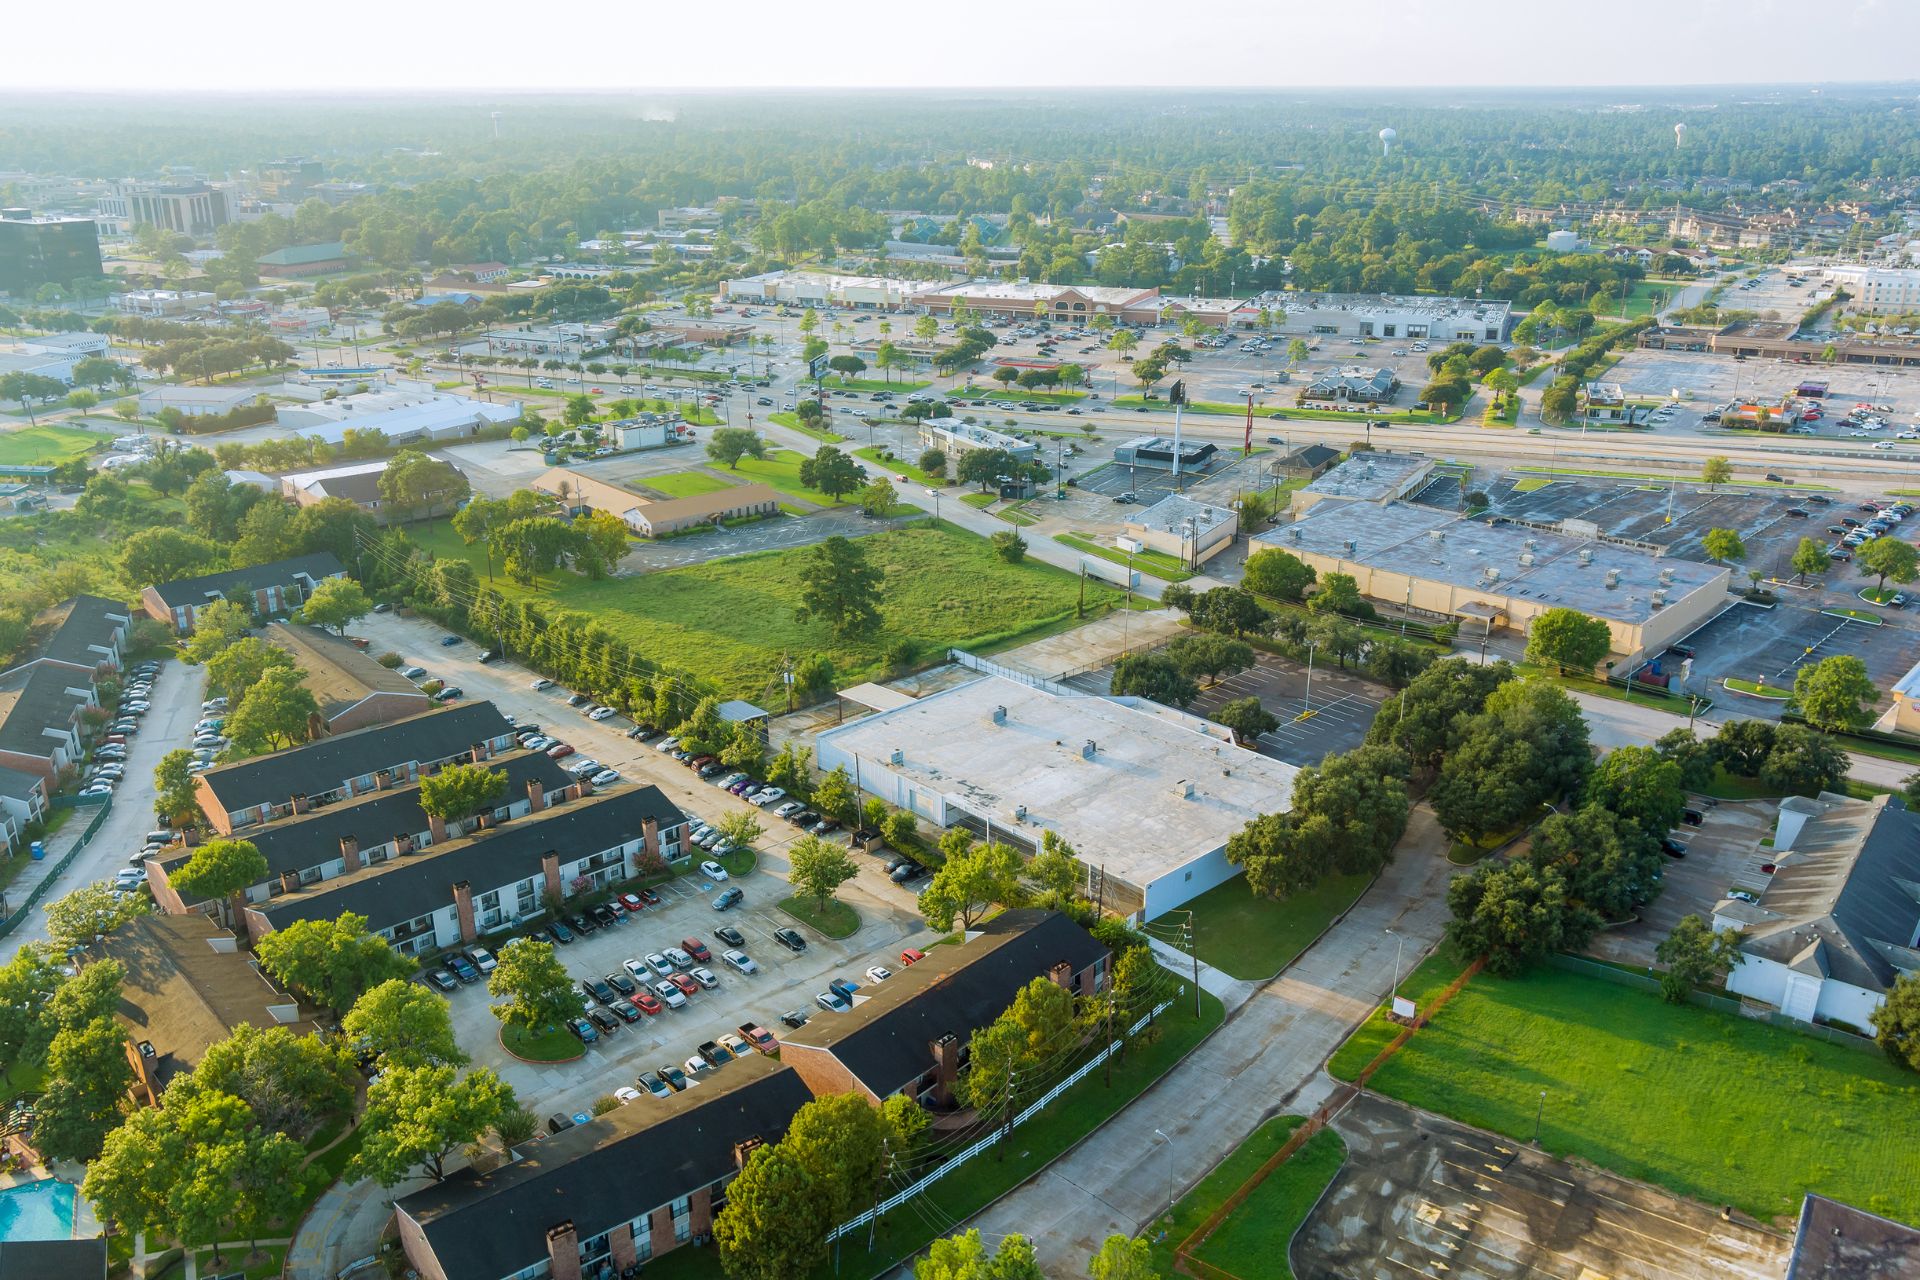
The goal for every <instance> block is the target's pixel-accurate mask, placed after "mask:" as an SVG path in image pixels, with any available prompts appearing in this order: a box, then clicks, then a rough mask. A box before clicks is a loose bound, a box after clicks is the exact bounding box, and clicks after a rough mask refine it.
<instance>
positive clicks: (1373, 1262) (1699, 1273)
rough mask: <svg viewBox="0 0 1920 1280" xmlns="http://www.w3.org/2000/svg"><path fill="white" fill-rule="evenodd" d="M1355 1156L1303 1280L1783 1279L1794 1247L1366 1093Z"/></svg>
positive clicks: (1339, 1180) (1314, 1237)
mask: <svg viewBox="0 0 1920 1280" xmlns="http://www.w3.org/2000/svg"><path fill="white" fill-rule="evenodd" d="M1334 1129H1335V1130H1336V1131H1337V1132H1338V1133H1339V1134H1340V1136H1341V1137H1342V1138H1344V1139H1345V1140H1346V1143H1347V1163H1346V1165H1345V1167H1344V1168H1342V1170H1341V1172H1340V1174H1339V1175H1338V1176H1337V1177H1336V1178H1335V1179H1334V1182H1333V1185H1332V1186H1331V1187H1330V1188H1329V1189H1328V1191H1327V1194H1326V1196H1325V1198H1324V1199H1322V1200H1321V1202H1320V1204H1319V1205H1318V1206H1317V1207H1316V1208H1315V1209H1314V1211H1313V1214H1312V1215H1311V1216H1310V1217H1309V1218H1308V1219H1307V1221H1306V1222H1305V1223H1303V1224H1302V1226H1301V1228H1300V1231H1299V1233H1298V1234H1296V1235H1295V1236H1294V1239H1293V1245H1292V1248H1291V1250H1290V1253H1291V1259H1290V1261H1291V1264H1292V1269H1293V1274H1294V1275H1296V1276H1298V1277H1300V1280H1347V1278H1348V1277H1355V1276H1404V1275H1419V1276H1455V1275H1457V1276H1473V1277H1485V1278H1486V1280H1508V1278H1509V1277H1512V1278H1515V1280H1518V1278H1519V1277H1533V1276H1553V1277H1566V1278H1567V1280H1586V1278H1588V1277H1592V1278H1595V1280H1598V1278H1599V1277H1608V1278H1610V1280H1773V1278H1774V1277H1776V1276H1778V1275H1779V1274H1780V1273H1781V1271H1782V1270H1783V1269H1784V1268H1785V1266H1786V1257H1787V1249H1788V1245H1789V1241H1788V1240H1787V1239H1786V1238H1785V1237H1783V1236H1779V1235H1775V1234H1773V1233H1772V1232H1768V1231H1763V1230H1761V1229H1760V1228H1758V1227H1756V1226H1753V1225H1750V1224H1746V1223H1739V1222H1725V1221H1722V1220H1721V1218H1720V1216H1719V1214H1718V1213H1716V1212H1715V1211H1714V1210H1713V1209H1710V1208H1708V1207H1707V1206H1706V1205H1703V1204H1698V1203H1696V1202H1694V1201H1691V1200H1682V1199H1680V1198H1679V1197H1678V1196H1673V1195H1669V1194H1667V1193H1666V1192H1664V1191H1658V1190H1655V1189H1654V1188H1652V1187H1649V1186H1645V1185H1643V1184H1641V1183H1637V1182H1629V1181H1627V1180H1626V1179H1624V1178H1616V1177H1613V1176H1612V1175H1610V1174H1605V1173H1599V1172H1596V1171H1592V1170H1587V1169H1581V1168H1577V1167H1575V1166H1574V1165H1571V1164H1568V1163H1566V1162H1564V1161H1560V1160H1554V1159H1550V1158H1548V1157H1546V1156H1543V1155H1540V1154H1538V1153H1537V1152H1534V1151H1532V1150H1530V1149H1526V1148H1522V1147H1519V1146H1518V1145H1517V1144H1515V1143H1513V1142H1510V1141H1509V1140H1507V1139H1505V1138H1499V1137H1495V1136H1494V1135H1492V1134H1487V1133H1482V1132H1480V1131H1479V1130H1477V1129H1469V1128H1466V1127H1465V1126H1463V1125H1457V1124H1453V1123H1450V1122H1449V1121H1445V1120H1441V1119H1438V1118H1437V1117H1434V1116H1428V1115H1423V1114H1421V1113H1418V1112H1415V1111H1413V1110H1411V1109H1409V1108H1407V1107H1403V1106H1401V1105H1399V1104H1398V1103H1394V1102H1389V1101H1386V1100H1385V1099H1382V1098H1378V1097H1373V1096H1370V1095H1363V1096H1362V1097H1360V1098H1358V1099H1356V1100H1355V1101H1354V1102H1353V1104H1352V1105H1350V1106H1349V1107H1347V1108H1346V1109H1345V1110H1344V1111H1342V1112H1341V1113H1340V1115H1339V1117H1338V1118H1337V1119H1336V1120H1335V1121H1334Z"/></svg>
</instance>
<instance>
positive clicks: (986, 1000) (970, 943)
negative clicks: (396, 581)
mask: <svg viewBox="0 0 1920 1280" xmlns="http://www.w3.org/2000/svg"><path fill="white" fill-rule="evenodd" d="M1106 954H1107V949H1106V947H1104V946H1102V945H1101V944H1100V942H1099V941H1098V940H1097V939H1095V938H1094V937H1093V935H1092V934H1090V933H1088V932H1087V931H1086V930H1085V929H1082V928H1081V927H1080V926H1079V925H1077V924H1075V923H1074V922H1073V921H1072V920H1071V919H1070V918H1068V917H1067V916H1064V915H1061V914H1060V913H1059V912H1057V911H1032V910H1022V911H1004V912H1002V913H1001V914H1000V915H998V916H995V917H994V918H993V919H992V920H989V921H988V922H986V923H985V924H983V925H982V926H980V936H979V937H975V938H969V939H968V940H967V941H966V942H965V943H964V944H962V945H960V946H957V947H948V946H943V947H935V948H933V949H932V950H930V951H928V952H927V958H926V959H925V960H922V961H920V962H919V963H917V964H915V965H914V966H913V967H912V968H911V969H909V970H907V971H906V972H905V973H902V974H897V975H895V977H894V978H893V979H892V980H891V981H889V982H886V983H883V984H881V985H880V986H878V987H875V988H870V990H871V992H872V995H871V997H870V1000H868V1001H862V1002H861V1003H859V1004H856V1005H855V1006H854V1008H853V1011H852V1012H851V1013H847V1014H841V1015H837V1016H835V1017H831V1018H816V1019H815V1020H814V1021H813V1022H812V1023H811V1024H810V1025H809V1026H807V1027H805V1028H802V1029H801V1030H799V1031H796V1032H794V1033H793V1034H792V1035H790V1036H788V1037H787V1039H788V1040H790V1041H792V1042H793V1043H795V1044H807V1045H813V1046H816V1047H819V1048H825V1049H827V1050H829V1051H830V1052H831V1053H832V1054H833V1056H834V1057H836V1058H838V1059H839V1060H840V1063H841V1065H843V1066H845V1067H846V1069H847V1070H848V1071H850V1072H852V1073H853V1075H854V1077H855V1078H856V1079H858V1080H859V1081H860V1082H861V1083H862V1084H864V1085H866V1086H867V1088H869V1089H871V1090H872V1091H873V1092H874V1094H875V1095H877V1096H879V1097H882V1098H884V1097H886V1096H887V1095H888V1094H890V1093H893V1092H894V1091H895V1090H897V1089H899V1088H900V1087H901V1086H903V1085H905V1084H907V1083H908V1082H910V1081H912V1080H913V1079H914V1078H915V1077H917V1076H919V1075H921V1074H922V1073H924V1072H925V1071H926V1070H927V1069H928V1068H929V1067H931V1066H932V1065H933V1053H932V1049H931V1046H932V1044H933V1042H934V1041H936V1040H938V1039H940V1037H942V1036H944V1035H948V1034H952V1035H955V1036H958V1037H960V1039H961V1040H962V1041H965V1040H966V1039H967V1037H968V1036H969V1035H971V1034H972V1033H973V1032H974V1031H975V1030H977V1029H978V1028H980V1027H984V1026H986V1025H988V1024H989V1023H991V1022H992V1021H993V1020H994V1019H995V1018H997V1017H999V1016H1000V1015H1001V1013H1003V1012H1005V1010H1006V1008H1007V1006H1008V1005H1010V1004H1012V1003H1013V998H1014V996H1016V995H1018V994H1019V992H1020V988H1022V987H1024V986H1026V985H1027V984H1028V983H1029V982H1031V981H1033V980H1034V979H1035V978H1037V977H1044V976H1045V975H1046V973H1047V971H1048V970H1050V969H1051V968H1052V967H1053V966H1054V965H1056V964H1058V963H1060V962H1061V961H1062V960H1064V961H1066V962H1067V963H1069V964H1071V965H1072V966H1073V971H1074V972H1075V973H1078V972H1080V970H1082V969H1084V968H1086V967H1087V966H1088V965H1090V964H1093V963H1094V962H1095V961H1097V960H1099V959H1100V958H1101V957H1102V956H1104V955H1106ZM915 982H918V983H922V984H925V985H923V986H921V987H920V988H919V989H918V990H913V989H912V984H913V983H915ZM895 983H899V984H900V986H899V987H895V986H894V984H895ZM889 988H894V989H893V990H889Z"/></svg>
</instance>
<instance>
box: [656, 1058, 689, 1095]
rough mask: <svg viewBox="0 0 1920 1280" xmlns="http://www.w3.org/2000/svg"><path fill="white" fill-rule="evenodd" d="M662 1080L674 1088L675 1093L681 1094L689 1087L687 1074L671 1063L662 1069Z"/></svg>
mask: <svg viewBox="0 0 1920 1280" xmlns="http://www.w3.org/2000/svg"><path fill="white" fill-rule="evenodd" d="M660 1078H661V1079H663V1080H665V1081H666V1082H667V1084H668V1085H670V1086H672V1088H673V1091H674V1092H675V1093H679V1092H680V1091H681V1090H683V1089H685V1088H686V1087H687V1073H686V1072H684V1071H682V1070H681V1069H680V1068H679V1067H676V1066H675V1065H674V1064H673V1063H671V1062H669V1063H668V1064H667V1065H666V1066H664V1067H661V1068H660Z"/></svg>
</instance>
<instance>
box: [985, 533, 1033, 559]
mask: <svg viewBox="0 0 1920 1280" xmlns="http://www.w3.org/2000/svg"><path fill="white" fill-rule="evenodd" d="M988 541H989V542H991V543H992V544H993V554H994V555H996V556H998V557H1000V559H1001V560H1002V561H1004V562H1005V563H1007V564H1019V563H1020V562H1021V561H1022V560H1025V559H1026V558H1027V540H1026V539H1025V538H1023V537H1021V536H1020V535H1019V534H1017V533H1015V532H1014V531H1013V530H1011V529H1002V530H1000V531H999V532H998V533H995V534H994V535H993V536H992V537H991V538H989V539H988Z"/></svg>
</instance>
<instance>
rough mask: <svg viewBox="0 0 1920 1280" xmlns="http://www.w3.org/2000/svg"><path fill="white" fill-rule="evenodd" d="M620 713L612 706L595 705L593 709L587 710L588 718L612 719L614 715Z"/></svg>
mask: <svg viewBox="0 0 1920 1280" xmlns="http://www.w3.org/2000/svg"><path fill="white" fill-rule="evenodd" d="M618 714H619V712H617V711H615V710H614V709H613V708H612V707H595V708H594V709H593V710H591V711H589V712H587V719H589V720H611V719H612V718H613V717H614V716H616V715H618Z"/></svg>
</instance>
